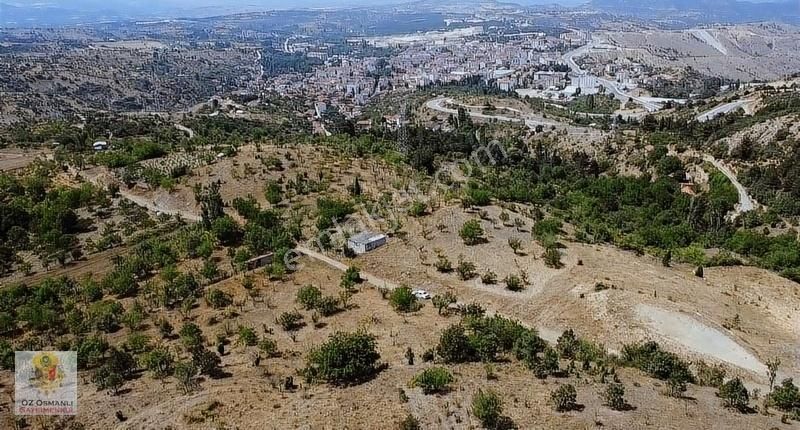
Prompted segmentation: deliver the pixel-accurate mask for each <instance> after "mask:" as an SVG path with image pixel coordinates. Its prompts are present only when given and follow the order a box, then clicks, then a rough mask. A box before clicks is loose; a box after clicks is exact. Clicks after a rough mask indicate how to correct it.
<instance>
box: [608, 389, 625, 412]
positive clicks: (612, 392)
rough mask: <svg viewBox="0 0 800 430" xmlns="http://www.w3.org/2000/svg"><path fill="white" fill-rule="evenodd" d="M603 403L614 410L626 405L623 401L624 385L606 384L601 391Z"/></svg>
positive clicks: (623, 407)
mask: <svg viewBox="0 0 800 430" xmlns="http://www.w3.org/2000/svg"><path fill="white" fill-rule="evenodd" d="M603 403H604V404H605V405H606V406H608V407H609V408H611V409H613V410H615V411H621V410H624V409H625V407H626V406H627V403H626V402H625V386H624V385H622V384H608V386H607V387H606V389H605V391H604V392H603Z"/></svg>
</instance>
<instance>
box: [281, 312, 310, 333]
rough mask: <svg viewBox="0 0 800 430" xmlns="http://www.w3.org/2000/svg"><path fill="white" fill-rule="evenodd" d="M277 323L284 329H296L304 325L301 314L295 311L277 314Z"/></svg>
mask: <svg viewBox="0 0 800 430" xmlns="http://www.w3.org/2000/svg"><path fill="white" fill-rule="evenodd" d="M277 323H278V325H280V326H281V327H282V328H283V329H284V330H285V331H297V330H300V328H301V327H303V325H305V324H304V323H303V315H302V314H300V312H297V311H291V312H283V313H282V314H280V316H278V319H277Z"/></svg>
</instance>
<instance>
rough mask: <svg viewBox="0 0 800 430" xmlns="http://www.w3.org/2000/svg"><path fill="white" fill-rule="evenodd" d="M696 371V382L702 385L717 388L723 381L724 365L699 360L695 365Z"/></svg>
mask: <svg viewBox="0 0 800 430" xmlns="http://www.w3.org/2000/svg"><path fill="white" fill-rule="evenodd" d="M695 367H696V373H697V384H698V385H702V386H704V387H714V388H719V387H720V386H722V384H723V383H724V382H725V374H726V373H727V372H726V371H725V367H723V366H722V365H718V364H712V365H708V364H706V362H705V361H703V360H700V361H698V362H697V364H696V365H695Z"/></svg>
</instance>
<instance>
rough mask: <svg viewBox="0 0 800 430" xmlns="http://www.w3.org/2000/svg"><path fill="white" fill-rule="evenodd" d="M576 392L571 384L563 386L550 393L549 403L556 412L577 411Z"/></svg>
mask: <svg viewBox="0 0 800 430" xmlns="http://www.w3.org/2000/svg"><path fill="white" fill-rule="evenodd" d="M577 398H578V392H577V391H576V390H575V387H574V386H573V385H572V384H564V385H562V386H560V387H558V388H556V389H555V390H553V391H552V392H551V393H550V402H551V403H552V404H553V408H554V409H555V410H556V411H558V412H569V411H572V410H575V409H577V407H578V404H577V402H576V400H577Z"/></svg>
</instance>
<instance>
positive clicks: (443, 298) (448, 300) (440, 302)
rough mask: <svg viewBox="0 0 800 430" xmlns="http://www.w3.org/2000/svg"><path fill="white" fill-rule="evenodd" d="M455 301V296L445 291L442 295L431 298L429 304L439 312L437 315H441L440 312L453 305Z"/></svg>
mask: <svg viewBox="0 0 800 430" xmlns="http://www.w3.org/2000/svg"><path fill="white" fill-rule="evenodd" d="M456 300H457V298H456V295H455V294H453V293H452V292H451V291H447V292H445V293H444V294H437V295H435V296H433V299H432V300H431V302H432V303H433V306H435V307H436V310H437V311H438V312H439V315H442V311H443V310H445V309H447V307H448V306H450V305H451V304H453V303H455V302H456Z"/></svg>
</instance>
